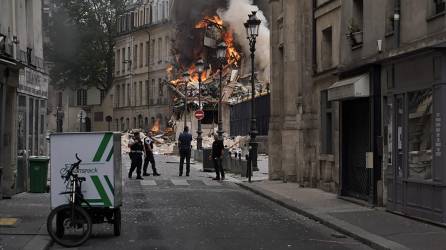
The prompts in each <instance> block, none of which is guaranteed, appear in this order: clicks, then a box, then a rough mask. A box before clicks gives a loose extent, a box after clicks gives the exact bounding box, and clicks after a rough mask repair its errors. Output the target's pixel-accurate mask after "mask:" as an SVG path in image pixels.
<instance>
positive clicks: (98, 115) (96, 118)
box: [94, 112, 104, 122]
mask: <svg viewBox="0 0 446 250" xmlns="http://www.w3.org/2000/svg"><path fill="white" fill-rule="evenodd" d="M94 121H95V122H102V121H104V112H94Z"/></svg>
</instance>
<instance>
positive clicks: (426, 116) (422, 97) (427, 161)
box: [408, 89, 433, 180]
mask: <svg viewBox="0 0 446 250" xmlns="http://www.w3.org/2000/svg"><path fill="white" fill-rule="evenodd" d="M432 104H433V102H432V89H427V90H422V91H416V92H411V93H409V94H408V111H409V115H408V119H409V121H408V142H409V145H408V151H409V152H408V154H409V160H408V165H409V178H414V179H421V180H431V179H432V135H433V133H432V127H433V126H432V110H433V106H432Z"/></svg>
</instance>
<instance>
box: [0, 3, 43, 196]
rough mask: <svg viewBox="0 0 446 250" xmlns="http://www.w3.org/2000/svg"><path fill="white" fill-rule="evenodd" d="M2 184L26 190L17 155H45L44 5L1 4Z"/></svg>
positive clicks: (5, 189) (8, 189) (6, 191)
mask: <svg viewBox="0 0 446 250" xmlns="http://www.w3.org/2000/svg"><path fill="white" fill-rule="evenodd" d="M0 6H2V8H1V10H0V186H1V192H0V193H2V196H3V197H5V196H6V197H10V196H11V195H13V194H15V193H16V192H23V191H25V190H23V188H22V187H23V185H22V184H23V183H26V180H27V168H26V165H21V167H18V164H17V159H18V154H19V153H20V154H22V153H24V152H26V154H27V155H46V154H47V143H46V140H45V136H46V122H47V120H46V107H47V96H48V76H47V74H46V71H45V68H44V65H43V46H42V1H25V0H17V1H6V0H2V1H0Z"/></svg>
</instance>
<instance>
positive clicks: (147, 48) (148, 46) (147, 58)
mask: <svg viewBox="0 0 446 250" xmlns="http://www.w3.org/2000/svg"><path fill="white" fill-rule="evenodd" d="M149 49H150V42H146V59H145V60H144V61H145V62H146V66H147V65H149V56H150V54H149V52H150V50H149Z"/></svg>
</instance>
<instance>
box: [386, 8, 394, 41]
mask: <svg viewBox="0 0 446 250" xmlns="http://www.w3.org/2000/svg"><path fill="white" fill-rule="evenodd" d="M386 4H387V7H386V17H387V18H386V34H391V33H392V32H393V30H394V28H395V22H394V19H393V16H394V14H395V13H394V12H395V0H387V3H386Z"/></svg>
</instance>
